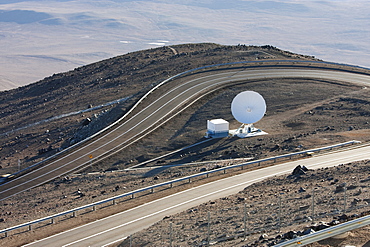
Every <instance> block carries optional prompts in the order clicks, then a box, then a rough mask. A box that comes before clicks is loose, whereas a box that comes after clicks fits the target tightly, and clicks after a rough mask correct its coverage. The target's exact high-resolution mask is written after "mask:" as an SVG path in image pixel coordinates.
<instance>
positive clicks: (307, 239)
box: [274, 215, 370, 247]
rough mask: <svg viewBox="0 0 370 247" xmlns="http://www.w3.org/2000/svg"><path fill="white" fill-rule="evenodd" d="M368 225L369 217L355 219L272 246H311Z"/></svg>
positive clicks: (369, 222)
mask: <svg viewBox="0 0 370 247" xmlns="http://www.w3.org/2000/svg"><path fill="white" fill-rule="evenodd" d="M369 224H370V215H367V216H364V217H361V218H357V219H354V220H351V221H348V222H345V223H342V224H338V225H336V226H331V227H328V228H325V229H323V230H320V231H317V232H314V233H310V234H308V235H305V236H301V237H297V238H294V239H291V240H288V241H285V242H283V243H279V244H277V245H274V246H275V247H283V246H284V247H285V246H304V245H307V244H312V243H315V242H317V241H320V240H324V239H327V238H330V237H334V236H337V235H339V234H342V233H345V232H348V231H352V230H356V229H358V228H361V227H364V226H367V225H369Z"/></svg>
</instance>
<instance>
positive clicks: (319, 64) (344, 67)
mask: <svg viewBox="0 0 370 247" xmlns="http://www.w3.org/2000/svg"><path fill="white" fill-rule="evenodd" d="M234 65H249V66H250V67H267V66H270V67H287V66H289V67H297V68H302V67H306V68H320V69H327V70H341V71H347V72H351V73H360V74H367V75H369V74H370V69H368V68H365V67H360V66H356V65H348V64H341V63H333V62H324V61H310V60H265V61H239V62H230V63H221V64H213V65H207V66H203V67H199V68H194V69H190V70H187V71H184V72H182V73H179V74H177V75H174V76H172V77H169V78H167V79H165V80H163V81H162V82H160V83H158V84H157V85H155V86H154V87H153V88H152V89H150V90H149V91H148V92H147V93H146V94H145V95H144V96H143V97H141V98H140V99H139V100H138V101H137V102H136V103H135V105H134V106H133V107H131V108H130V110H129V111H128V112H126V114H125V115H124V116H123V117H121V118H120V119H118V120H117V121H116V122H114V123H112V124H111V125H109V126H107V127H106V128H104V129H102V130H100V131H99V132H97V133H95V134H93V135H92V136H90V137H88V138H86V139H84V140H82V141H80V142H78V143H76V144H74V145H72V146H70V147H68V148H66V149H64V150H62V151H60V152H59V153H57V154H55V155H53V156H50V157H48V158H46V159H45V160H42V161H40V162H38V163H36V164H33V165H31V166H29V167H26V168H24V169H22V170H20V171H18V172H15V173H13V174H11V175H9V176H7V179H8V180H9V179H13V178H16V177H19V176H22V175H23V174H25V173H26V172H28V171H29V170H31V169H34V168H37V167H39V166H41V165H42V164H43V163H45V162H47V161H49V160H51V159H53V158H55V157H56V156H59V155H61V154H63V153H65V152H68V151H69V150H71V149H72V148H75V147H77V146H80V145H81V144H83V143H85V142H87V141H89V140H91V139H93V138H95V137H96V136H98V135H100V134H101V133H103V132H105V131H107V130H109V129H110V128H112V127H113V126H115V125H116V124H118V123H119V122H121V121H122V120H123V119H125V118H126V117H127V116H128V115H129V114H130V113H131V112H132V111H133V110H134V109H136V107H137V106H138V105H139V104H140V103H141V102H142V101H143V100H144V99H145V98H147V97H148V96H149V95H150V94H151V93H152V92H154V91H155V90H157V89H158V88H159V87H161V86H162V85H164V84H166V83H168V82H169V81H172V80H174V79H176V78H179V77H182V76H185V75H190V74H192V73H197V72H201V71H203V70H209V71H212V70H217V69H218V68H219V67H222V66H234ZM330 66H334V67H330ZM356 69H357V71H356ZM358 69H362V70H364V72H360V71H358ZM95 161H96V158H93V159H91V160H90V162H89V164H92V163H93V162H95ZM0 186H1V184H0Z"/></svg>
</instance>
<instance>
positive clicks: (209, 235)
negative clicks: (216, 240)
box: [207, 211, 211, 246]
mask: <svg viewBox="0 0 370 247" xmlns="http://www.w3.org/2000/svg"><path fill="white" fill-rule="evenodd" d="M207 227H208V233H207V246H209V244H210V242H211V213H210V212H209V211H208V225H207Z"/></svg>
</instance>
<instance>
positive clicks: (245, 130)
mask: <svg viewBox="0 0 370 247" xmlns="http://www.w3.org/2000/svg"><path fill="white" fill-rule="evenodd" d="M231 113H232V114H233V116H234V118H235V119H236V120H237V121H239V122H240V123H242V125H241V126H240V128H239V129H237V130H236V131H235V134H249V133H252V132H255V133H256V132H262V131H261V130H259V129H256V128H254V126H253V124H254V123H256V122H258V121H259V120H261V118H262V117H263V116H264V115H265V113H266V102H265V99H264V98H263V97H262V96H261V95H260V94H259V93H257V92H254V91H244V92H241V93H239V94H238V95H236V96H235V98H234V99H233V101H232V103H231Z"/></svg>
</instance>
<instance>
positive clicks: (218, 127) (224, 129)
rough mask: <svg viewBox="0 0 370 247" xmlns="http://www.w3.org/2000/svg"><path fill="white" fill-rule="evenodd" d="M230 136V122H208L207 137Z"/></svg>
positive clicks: (220, 120)
mask: <svg viewBox="0 0 370 247" xmlns="http://www.w3.org/2000/svg"><path fill="white" fill-rule="evenodd" d="M228 135H229V122H228V121H226V120H223V119H212V120H207V133H206V137H213V138H220V137H227V136H228Z"/></svg>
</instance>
